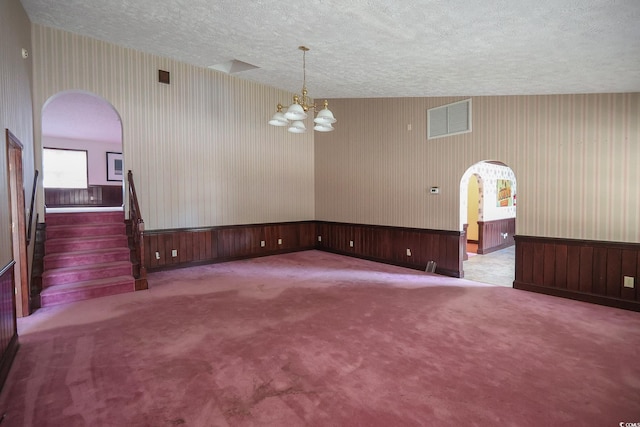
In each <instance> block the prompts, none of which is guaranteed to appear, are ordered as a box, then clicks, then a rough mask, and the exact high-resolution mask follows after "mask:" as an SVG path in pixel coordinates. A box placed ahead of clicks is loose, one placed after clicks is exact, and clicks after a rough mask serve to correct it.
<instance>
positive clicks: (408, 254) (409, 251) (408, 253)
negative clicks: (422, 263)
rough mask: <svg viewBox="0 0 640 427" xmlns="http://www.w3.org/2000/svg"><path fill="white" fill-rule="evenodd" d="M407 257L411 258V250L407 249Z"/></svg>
mask: <svg viewBox="0 0 640 427" xmlns="http://www.w3.org/2000/svg"><path fill="white" fill-rule="evenodd" d="M407 256H411V249H409V248H407Z"/></svg>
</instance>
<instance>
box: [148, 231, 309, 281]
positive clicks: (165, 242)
mask: <svg viewBox="0 0 640 427" xmlns="http://www.w3.org/2000/svg"><path fill="white" fill-rule="evenodd" d="M314 238H315V223H314V222H313V221H303V222H287V223H274V224H250V225H233V226H219V227H209V228H197V229H182V230H155V231H147V232H145V235H144V240H145V248H147V250H146V251H145V256H146V259H145V263H146V266H147V269H148V270H151V271H153V270H160V269H167V268H176V267H186V266H189V265H197V264H208V263H214V262H221V261H228V260H233V259H242V258H253V257H259V256H265V255H273V254H279V253H285V252H295V251H301V250H307V249H314V247H315V243H314ZM261 242H264V246H261ZM174 249H175V250H177V254H176V256H175V257H174V256H173V255H172V251H173V250H174ZM156 254H158V255H159V259H158V257H156Z"/></svg>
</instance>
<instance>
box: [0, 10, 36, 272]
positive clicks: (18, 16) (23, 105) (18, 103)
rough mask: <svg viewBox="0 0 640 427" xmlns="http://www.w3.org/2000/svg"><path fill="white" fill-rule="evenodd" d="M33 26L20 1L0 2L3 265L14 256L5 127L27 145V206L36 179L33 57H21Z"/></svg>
mask: <svg viewBox="0 0 640 427" xmlns="http://www.w3.org/2000/svg"><path fill="white" fill-rule="evenodd" d="M30 28H31V23H30V22H29V19H28V18H27V14H26V13H25V12H24V10H23V9H22V6H21V5H20V2H18V1H2V2H0V40H1V41H2V42H1V43H0V100H2V108H0V130H1V131H2V136H1V139H2V148H1V149H0V225H1V226H0V268H2V267H4V266H5V265H7V264H8V263H9V262H10V261H11V260H12V259H13V253H12V249H11V248H12V238H11V211H10V210H9V183H8V181H7V173H8V171H7V148H6V141H5V129H9V130H10V131H11V133H13V134H14V135H15V136H16V137H17V138H18V139H19V140H20V142H21V143H22V145H23V146H24V148H23V150H22V158H23V171H24V177H25V179H24V187H25V198H26V199H27V201H26V203H27V209H28V208H29V206H28V204H29V200H30V189H31V187H32V183H33V174H34V167H33V122H32V115H31V86H30V80H31V59H23V58H22V48H26V49H27V50H30V47H31V30H30ZM27 215H28V212H27ZM32 247H33V246H31V248H30V249H32ZM29 259H31V257H29Z"/></svg>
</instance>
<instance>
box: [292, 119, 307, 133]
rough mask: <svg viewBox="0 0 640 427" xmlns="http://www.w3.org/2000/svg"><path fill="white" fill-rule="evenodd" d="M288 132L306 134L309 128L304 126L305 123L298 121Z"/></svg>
mask: <svg viewBox="0 0 640 427" xmlns="http://www.w3.org/2000/svg"><path fill="white" fill-rule="evenodd" d="M287 130H288V131H289V132H291V133H305V132H306V131H307V127H306V126H305V125H304V122H303V121H301V120H296V121H295V122H293V123H291V126H290V127H289V129H287Z"/></svg>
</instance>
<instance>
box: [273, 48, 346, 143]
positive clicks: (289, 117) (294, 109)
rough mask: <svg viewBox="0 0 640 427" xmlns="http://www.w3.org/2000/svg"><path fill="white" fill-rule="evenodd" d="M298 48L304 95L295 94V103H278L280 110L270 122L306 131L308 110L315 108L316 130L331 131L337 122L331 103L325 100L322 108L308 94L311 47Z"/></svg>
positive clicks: (292, 129) (274, 124)
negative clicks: (305, 121)
mask: <svg viewBox="0 0 640 427" xmlns="http://www.w3.org/2000/svg"><path fill="white" fill-rule="evenodd" d="M298 49H300V50H301V51H302V95H301V96H300V95H297V94H296V95H294V96H293V104H291V105H289V106H288V107H285V106H284V105H282V104H278V110H277V111H276V113H275V114H274V115H273V117H272V118H271V120H269V124H270V125H273V126H289V129H288V131H289V132H291V133H305V132H306V131H307V128H306V126H305V125H304V122H303V120H304V119H306V118H307V111H309V110H315V111H317V112H318V114H317V115H316V117H315V119H313V122H314V123H315V125H314V126H313V129H314V130H317V131H318V132H331V131H332V130H333V126H331V124H332V123H335V122H336V119H335V117H333V113H332V112H331V110H329V103H328V102H327V100H326V99H325V100H324V103H323V104H322V106H323V108H322V109H321V110H320V109H319V108H318V107H317V106H316V104H315V103H313V104H312V103H311V99H310V98H309V96H308V95H307V67H306V61H305V60H306V57H305V56H306V54H307V51H309V48H308V47H306V46H299V47H298Z"/></svg>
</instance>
